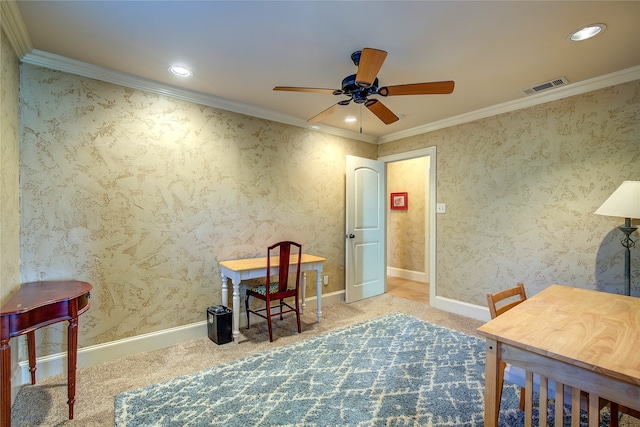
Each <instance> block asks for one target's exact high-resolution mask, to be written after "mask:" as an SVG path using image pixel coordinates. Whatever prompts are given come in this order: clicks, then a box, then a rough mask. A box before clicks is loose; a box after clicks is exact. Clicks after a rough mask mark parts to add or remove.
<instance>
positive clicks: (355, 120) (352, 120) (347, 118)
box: [344, 116, 358, 123]
mask: <svg viewBox="0 0 640 427" xmlns="http://www.w3.org/2000/svg"><path fill="white" fill-rule="evenodd" d="M344 121H345V122H347V123H355V122H357V121H358V119H356V118H355V117H353V116H347V117H345V118H344Z"/></svg>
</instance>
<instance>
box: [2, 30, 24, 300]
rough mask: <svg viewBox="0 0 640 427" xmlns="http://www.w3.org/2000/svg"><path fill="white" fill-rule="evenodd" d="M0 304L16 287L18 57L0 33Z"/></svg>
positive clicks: (18, 255)
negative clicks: (0, 36)
mask: <svg viewBox="0 0 640 427" xmlns="http://www.w3.org/2000/svg"><path fill="white" fill-rule="evenodd" d="M0 32H1V33H2V38H1V40H0V43H1V44H0V67H1V68H0V112H1V113H0V114H2V116H1V117H0V305H2V304H3V303H4V302H5V301H6V300H7V299H8V298H9V296H10V295H11V293H13V291H14V290H15V289H16V288H17V287H18V285H19V284H20V200H19V194H20V187H19V181H18V177H19V175H20V174H19V157H18V155H19V119H20V117H19V106H18V90H19V87H20V82H19V73H18V58H17V56H16V55H15V53H14V52H13V49H12V48H11V44H10V43H9V41H8V39H7V37H6V35H5V33H4V30H3V31H0Z"/></svg>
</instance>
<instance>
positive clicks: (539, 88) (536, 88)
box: [521, 77, 569, 95]
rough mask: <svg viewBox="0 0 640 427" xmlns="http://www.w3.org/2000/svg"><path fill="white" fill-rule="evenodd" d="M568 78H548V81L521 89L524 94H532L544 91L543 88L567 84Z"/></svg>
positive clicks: (547, 88)
mask: <svg viewBox="0 0 640 427" xmlns="http://www.w3.org/2000/svg"><path fill="white" fill-rule="evenodd" d="M568 84H569V80H567V78H566V77H558V78H557V79H553V80H549V81H548V82H544V83H540V84H537V85H535V86H532V87H528V88H526V89H521V91H522V93H524V94H525V95H533V94H534V93H538V92H544V91H545V90H549V89H553V88H556V87H559V86H564V85H568Z"/></svg>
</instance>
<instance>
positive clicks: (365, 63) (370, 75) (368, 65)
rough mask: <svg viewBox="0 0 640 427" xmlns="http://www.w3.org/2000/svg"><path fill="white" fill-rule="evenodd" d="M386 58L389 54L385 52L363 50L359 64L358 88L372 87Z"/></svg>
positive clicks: (366, 48)
mask: <svg viewBox="0 0 640 427" xmlns="http://www.w3.org/2000/svg"><path fill="white" fill-rule="evenodd" d="M386 57H387V52H385V51H384V50H378V49H371V48H368V47H365V48H364V49H362V53H361V54H360V62H359V63H358V73H357V74H356V84H357V85H358V86H371V84H372V83H373V81H374V80H375V79H376V76H377V75H378V71H380V68H382V63H383V62H384V60H385V58H386Z"/></svg>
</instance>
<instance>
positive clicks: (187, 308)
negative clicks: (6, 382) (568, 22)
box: [20, 65, 377, 355]
mask: <svg viewBox="0 0 640 427" xmlns="http://www.w3.org/2000/svg"><path fill="white" fill-rule="evenodd" d="M21 79H22V82H21V91H22V92H21V99H22V123H23V125H22V131H23V138H22V141H21V169H20V171H21V180H22V181H21V187H22V210H23V214H22V239H23V241H22V274H23V277H24V278H25V279H26V280H39V279H44V278H47V279H65V278H78V279H83V280H87V281H89V282H91V283H92V284H93V285H94V291H93V292H92V298H91V309H90V310H89V311H88V312H87V313H86V314H85V315H83V317H82V318H81V320H80V328H81V330H80V340H81V345H83V346H86V345H92V344H99V343H105V342H109V341H113V340H117V339H122V338H125V337H131V336H135V335H139V334H144V333H148V332H153V331H158V330H163V329H166V328H171V327H175V326H179V325H184V324H189V323H193V322H197V321H202V320H204V319H205V310H206V307H207V306H210V305H213V304H217V303H218V302H219V300H220V288H221V280H220V271H219V268H218V262H219V261H222V260H225V259H235V258H244V257H255V256H264V254H265V251H266V247H267V245H268V244H271V243H274V242H276V241H278V240H283V239H292V240H296V241H298V242H301V243H302V245H303V249H304V250H305V252H308V253H312V254H316V255H321V256H324V257H326V258H327V263H326V266H325V270H324V272H323V274H327V275H329V283H330V285H329V286H327V287H324V288H323V292H325V293H326V292H332V291H337V290H340V289H344V271H343V270H344V263H343V259H344V237H343V235H344V219H343V218H344V199H345V193H344V191H345V183H344V179H345V178H344V176H345V157H346V155H347V154H352V155H357V156H361V157H368V158H375V157H376V155H377V146H376V145H373V144H368V143H364V142H359V141H355V140H350V139H345V138H340V137H336V136H329V135H326V134H322V133H317V132H311V131H308V130H304V129H301V128H298V127H294V126H288V125H283V124H278V123H274V122H270V121H266V120H261V119H257V118H253V117H248V116H243V115H240V114H235V113H230V112H226V111H222V110H217V109H214V108H209V107H204V106H201V105H196V104H192V103H188V102H184V101H179V100H175V99H172V98H167V97H163V96H159V95H155V94H150V93H146V92H143V91H139V90H133V89H128V88H124V87H120V86H117V85H112V84H108V83H104V82H100V81H96V80H92V79H87V78H82V77H79V76H75V75H71V74H67V73H62V72H55V71H51V70H47V69H42V68H37V67H33V66H30V65H23V66H22V67H21ZM309 279H311V280H309V283H308V286H307V295H309V296H312V295H315V274H314V273H310V274H309ZM61 336H62V335H59V334H58V333H57V332H55V331H52V332H48V335H46V334H45V338H43V340H42V341H44V342H45V344H44V345H41V346H43V347H46V348H44V349H43V351H44V353H42V354H43V355H44V354H47V353H51V352H55V351H59V349H58V348H57V346H58V343H60V341H61V339H60V337H61Z"/></svg>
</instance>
